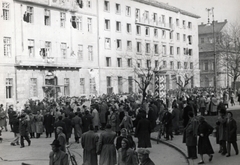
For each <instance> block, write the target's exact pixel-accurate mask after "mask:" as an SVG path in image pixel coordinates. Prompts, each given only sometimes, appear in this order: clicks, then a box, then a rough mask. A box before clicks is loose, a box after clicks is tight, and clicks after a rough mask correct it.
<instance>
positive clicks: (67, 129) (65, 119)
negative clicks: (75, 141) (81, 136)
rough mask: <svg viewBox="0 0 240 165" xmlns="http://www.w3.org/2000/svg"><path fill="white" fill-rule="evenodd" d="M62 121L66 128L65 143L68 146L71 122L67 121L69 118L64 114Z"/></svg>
mask: <svg viewBox="0 0 240 165" xmlns="http://www.w3.org/2000/svg"><path fill="white" fill-rule="evenodd" d="M64 116H65V117H64V119H63V122H64V123H65V126H66V134H65V135H66V143H67V144H69V139H70V138H71V135H72V128H73V127H72V120H71V119H69V116H68V114H67V113H65V114H64Z"/></svg>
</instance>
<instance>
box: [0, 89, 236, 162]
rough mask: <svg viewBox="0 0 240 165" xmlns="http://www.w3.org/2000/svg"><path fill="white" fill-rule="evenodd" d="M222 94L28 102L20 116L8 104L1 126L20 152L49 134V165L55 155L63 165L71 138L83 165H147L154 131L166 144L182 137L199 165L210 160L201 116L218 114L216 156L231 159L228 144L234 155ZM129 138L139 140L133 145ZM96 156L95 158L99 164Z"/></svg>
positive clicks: (206, 129) (232, 122)
mask: <svg viewBox="0 0 240 165" xmlns="http://www.w3.org/2000/svg"><path fill="white" fill-rule="evenodd" d="M226 95H227V93H226V92H223V95H222V97H220V98H218V97H216V96H215V95H214V94H208V95H204V94H198V95H196V94H192V95H189V94H187V93H186V92H185V93H184V94H182V95H181V97H172V96H171V95H167V97H166V100H160V99H159V98H153V97H147V99H142V98H141V97H139V96H135V95H131V96H120V95H110V96H108V95H103V96H101V97H97V98H92V99H91V100H84V99H81V98H79V97H61V98H58V99H56V100H54V99H46V98H45V99H43V100H41V101H40V100H31V99H29V100H28V101H27V102H26V104H24V107H23V108H22V111H21V112H20V113H19V112H18V111H15V110H16V108H14V106H13V105H9V106H8V107H7V110H4V108H3V105H0V127H1V130H3V129H4V128H5V131H7V122H6V121H7V120H6V119H7V118H8V119H9V125H10V128H11V131H12V132H13V133H14V135H15V138H14V139H13V141H12V142H11V145H14V146H15V145H20V148H23V147H25V144H24V140H26V141H27V143H28V145H29V146H30V145H31V140H30V139H31V138H40V137H41V136H43V134H45V135H46V138H51V137H52V134H54V141H53V142H52V144H51V146H52V152H51V153H50V155H49V158H50V164H54V163H53V162H55V160H54V159H55V158H56V157H55V156H56V155H59V157H61V159H60V160H58V161H61V162H63V163H62V164H66V162H68V155H67V154H66V147H65V146H66V145H68V144H69V139H70V138H71V136H74V139H75V142H76V143H81V146H82V148H83V150H84V151H83V163H84V164H91V165H95V164H96V165H97V164H100V165H112V164H119V165H127V164H131V165H135V164H136V165H137V164H139V163H140V164H146V165H152V164H154V163H153V162H152V160H151V159H150V158H149V150H148V149H147V148H151V141H150V136H151V133H152V132H153V131H155V129H156V128H158V129H160V132H161V133H160V135H163V136H164V138H165V139H166V140H170V139H171V140H172V139H173V138H174V136H175V135H176V136H177V135H179V134H183V142H184V143H186V146H187V149H188V157H189V158H192V159H196V158H197V151H198V153H199V154H200V157H201V161H200V162H199V164H203V163H204V160H203V154H208V155H209V161H211V160H212V158H213V149H212V146H211V143H210V140H209V138H208V136H209V135H210V134H211V133H212V132H213V129H214V128H213V127H212V126H211V125H209V124H208V123H207V122H206V121H205V120H204V116H205V115H219V118H218V121H216V130H217V142H218V143H219V144H220V152H221V153H222V154H223V155H226V154H227V156H230V155H231V153H230V150H231V144H232V145H233V147H234V149H235V151H236V154H238V148H237V143H236V129H237V125H236V121H235V120H234V119H233V114H232V113H231V112H228V111H226V107H228V103H229V100H230V101H231V102H232V98H228V97H227V96H226ZM14 109H15V110H14ZM199 115H200V117H199ZM157 126H158V127H157ZM99 130H101V131H100V135H99V134H98V132H99ZM29 135H30V136H29ZM133 136H135V137H136V138H137V139H138V142H137V143H136V142H135V141H134V140H133ZM197 136H199V139H198V141H197ZM160 138H161V137H160ZM19 139H20V143H19ZM226 145H227V146H226ZM197 146H198V150H197ZM203 146H204V147H203ZM137 148H138V150H137ZM136 150H137V151H136ZM97 155H100V160H98V156H97ZM51 162H52V163H51Z"/></svg>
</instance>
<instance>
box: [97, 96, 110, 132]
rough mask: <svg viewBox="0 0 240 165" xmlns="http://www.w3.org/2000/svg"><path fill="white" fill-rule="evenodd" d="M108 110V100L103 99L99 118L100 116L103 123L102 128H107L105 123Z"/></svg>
mask: <svg viewBox="0 0 240 165" xmlns="http://www.w3.org/2000/svg"><path fill="white" fill-rule="evenodd" d="M107 111H108V106H107V103H106V101H103V102H102V104H100V109H99V118H100V123H101V130H104V129H105V125H106V123H107V119H106V113H107Z"/></svg>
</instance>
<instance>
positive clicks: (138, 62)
mask: <svg viewBox="0 0 240 165" xmlns="http://www.w3.org/2000/svg"><path fill="white" fill-rule="evenodd" d="M141 66H142V60H141V59H138V60H137V67H138V68H140V67H141Z"/></svg>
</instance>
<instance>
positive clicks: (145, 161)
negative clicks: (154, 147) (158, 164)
mask: <svg viewBox="0 0 240 165" xmlns="http://www.w3.org/2000/svg"><path fill="white" fill-rule="evenodd" d="M137 153H138V159H139V161H140V165H155V164H154V163H153V161H152V160H151V159H150V158H149V154H150V151H149V150H148V149H144V148H139V149H138V151H137Z"/></svg>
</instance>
